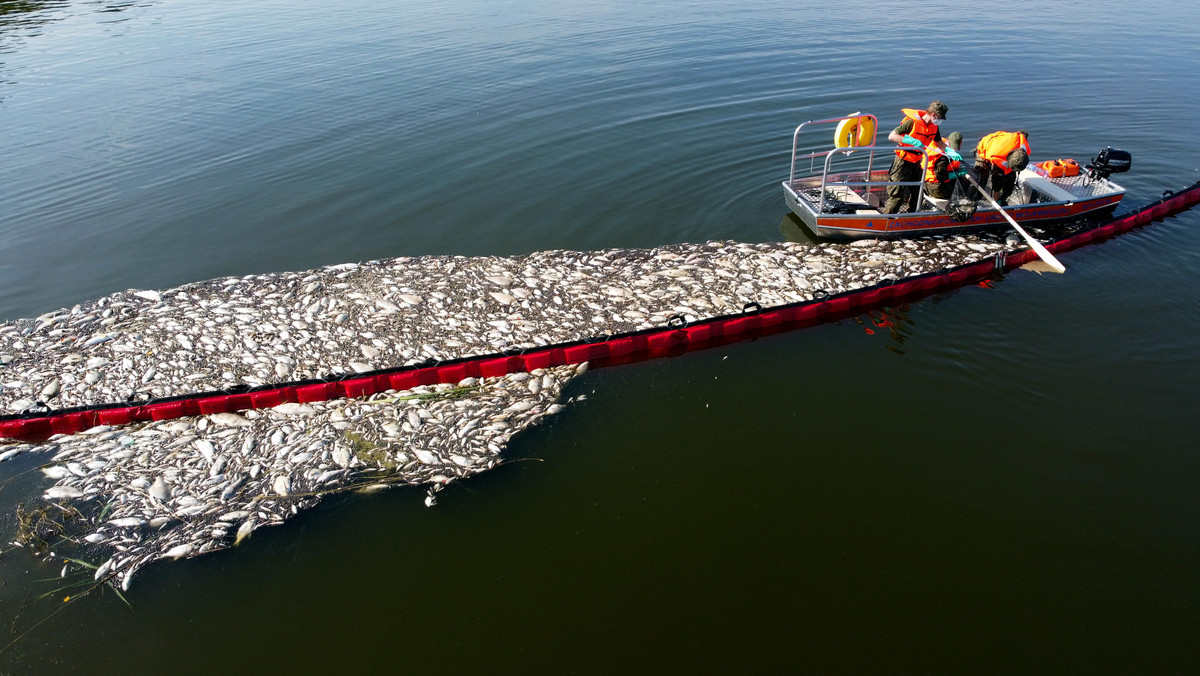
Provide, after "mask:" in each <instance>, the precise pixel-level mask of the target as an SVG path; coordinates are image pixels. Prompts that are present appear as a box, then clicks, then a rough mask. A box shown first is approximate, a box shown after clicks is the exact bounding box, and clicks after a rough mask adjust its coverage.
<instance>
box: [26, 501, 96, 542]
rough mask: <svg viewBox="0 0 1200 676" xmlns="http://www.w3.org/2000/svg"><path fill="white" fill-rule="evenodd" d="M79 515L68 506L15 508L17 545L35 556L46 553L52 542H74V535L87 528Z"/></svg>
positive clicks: (45, 505)
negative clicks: (58, 540) (56, 540)
mask: <svg viewBox="0 0 1200 676" xmlns="http://www.w3.org/2000/svg"><path fill="white" fill-rule="evenodd" d="M90 525H91V522H90V521H89V520H88V519H87V518H86V517H84V515H83V513H82V512H80V511H79V510H78V509H76V508H75V507H72V506H70V505H62V504H59V503H57V502H47V503H44V504H38V505H34V506H33V507H30V508H27V507H26V506H25V503H21V504H18V505H17V535H16V542H17V544H19V545H21V546H23V547H27V548H28V549H29V550H30V551H32V552H34V553H35V554H41V553H44V552H46V551H47V550H48V549H49V548H50V541H51V540H53V539H55V538H61V539H65V540H71V541H74V537H75V535H77V534H78V533H79V532H81V531H82V530H84V529H86V528H88V527H90Z"/></svg>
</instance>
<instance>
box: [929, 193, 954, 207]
mask: <svg viewBox="0 0 1200 676" xmlns="http://www.w3.org/2000/svg"><path fill="white" fill-rule="evenodd" d="M925 201H926V202H929V203H930V204H932V205H933V208H934V209H937V210H938V211H945V210H946V207H947V206H949V205H950V200H944V199H940V198H937V197H932V196H930V195H929V193H926V194H925Z"/></svg>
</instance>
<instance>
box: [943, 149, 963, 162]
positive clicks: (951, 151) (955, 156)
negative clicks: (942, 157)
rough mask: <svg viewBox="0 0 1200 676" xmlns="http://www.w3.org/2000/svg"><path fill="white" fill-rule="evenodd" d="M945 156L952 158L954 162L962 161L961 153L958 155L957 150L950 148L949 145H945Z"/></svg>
mask: <svg viewBox="0 0 1200 676" xmlns="http://www.w3.org/2000/svg"><path fill="white" fill-rule="evenodd" d="M946 157H949V158H950V159H951V160H954V161H955V162H962V155H959V154H958V151H957V150H955V149H954V148H951V147H950V146H946Z"/></svg>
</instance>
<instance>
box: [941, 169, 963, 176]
mask: <svg viewBox="0 0 1200 676" xmlns="http://www.w3.org/2000/svg"><path fill="white" fill-rule="evenodd" d="M966 175H967V172H966V171H965V170H963V169H955V170H954V171H951V172H949V173H947V175H946V176H947V178H962V177H963V176H966Z"/></svg>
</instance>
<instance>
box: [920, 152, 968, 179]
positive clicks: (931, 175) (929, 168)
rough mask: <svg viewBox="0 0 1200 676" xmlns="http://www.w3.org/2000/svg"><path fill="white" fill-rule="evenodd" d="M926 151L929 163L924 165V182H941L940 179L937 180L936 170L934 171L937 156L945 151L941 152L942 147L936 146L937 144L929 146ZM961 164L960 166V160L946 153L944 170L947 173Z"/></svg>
mask: <svg viewBox="0 0 1200 676" xmlns="http://www.w3.org/2000/svg"><path fill="white" fill-rule="evenodd" d="M926 152H927V154H926V157H928V158H929V164H928V165H926V166H925V182H926V183H941V181H939V180H938V177H937V171H936V167H937V158H939V157H941V156H942V155H946V153H944V152H942V149H941V148H938V147H937V146H930V147H929V150H928V151H926ZM961 166H962V162H960V161H958V160H956V159H954V158H953V157H950V156H949V155H946V172H947V173H949V172H952V171H954V170H956V169H958V168H959V167H961Z"/></svg>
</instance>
